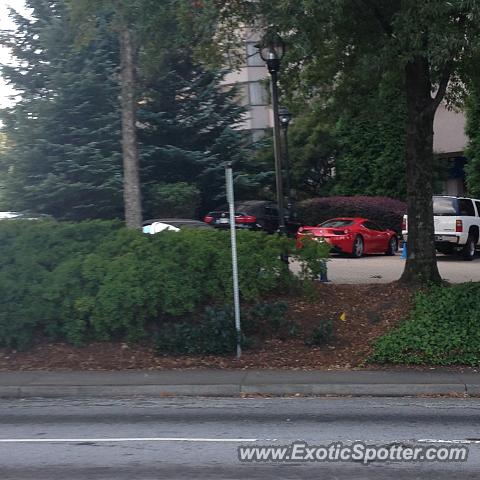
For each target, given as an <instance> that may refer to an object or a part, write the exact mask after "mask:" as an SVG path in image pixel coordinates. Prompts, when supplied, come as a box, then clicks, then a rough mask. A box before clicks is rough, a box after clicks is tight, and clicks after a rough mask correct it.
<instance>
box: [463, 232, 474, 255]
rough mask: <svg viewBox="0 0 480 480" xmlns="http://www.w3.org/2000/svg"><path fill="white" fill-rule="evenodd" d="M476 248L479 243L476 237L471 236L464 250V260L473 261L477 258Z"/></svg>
mask: <svg viewBox="0 0 480 480" xmlns="http://www.w3.org/2000/svg"><path fill="white" fill-rule="evenodd" d="M476 246H477V242H476V241H475V237H474V236H473V235H472V234H469V235H468V238H467V243H466V244H465V246H464V247H463V250H462V254H463V258H464V260H473V259H474V258H475V248H476Z"/></svg>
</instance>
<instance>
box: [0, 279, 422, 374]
mask: <svg viewBox="0 0 480 480" xmlns="http://www.w3.org/2000/svg"><path fill="white" fill-rule="evenodd" d="M412 295H413V293H412V291H410V290H409V289H407V288H405V287H403V286H400V285H398V284H396V283H391V284H375V285H333V284H320V285H318V286H317V287H316V290H315V293H314V295H312V298H309V299H308V301H307V300H306V299H305V298H299V297H293V296H292V297H290V298H286V299H281V300H282V301H286V302H287V303H288V304H289V306H290V308H289V313H288V315H289V316H290V318H292V319H294V320H295V321H297V322H298V323H300V325H301V326H302V330H303V333H302V335H301V336H300V337H299V338H295V339H288V340H285V341H281V340H278V339H271V340H266V341H265V342H263V343H262V345H261V346H259V347H257V348H253V349H251V350H247V351H245V352H244V354H243V356H242V359H241V360H240V361H237V360H236V359H235V358H234V357H215V356H188V357H185V356H182V357H175V356H158V355H155V352H154V350H153V348H152V347H149V346H130V345H126V344H118V343H116V344H113V343H101V344H92V345H89V346H86V347H83V348H76V347H72V346H70V345H67V344H51V343H41V344H39V345H37V346H35V347H34V348H32V349H31V350H29V351H26V352H16V351H9V350H5V349H2V350H0V370H2V371H6V370H149V369H150V370H163V369H165V370H166V369H189V368H192V369H193V368H225V369H289V370H295V369H297V370H326V369H352V368H357V367H360V366H361V365H362V362H363V361H364V359H365V358H366V357H367V356H368V354H369V353H370V351H371V347H372V343H373V342H374V340H375V339H377V338H378V337H380V336H381V335H383V334H384V333H386V332H387V331H389V330H391V329H392V328H393V327H394V326H395V325H397V324H398V323H399V322H401V321H402V319H403V318H404V317H405V315H406V314H407V313H408V311H409V309H410V306H411V301H412ZM342 313H345V321H342V320H340V316H341V314H342ZM325 319H332V320H333V323H334V339H333V340H331V341H330V342H329V343H328V344H327V345H324V346H321V347H310V346H307V345H305V342H304V337H305V336H308V334H309V333H310V332H311V331H312V329H313V328H314V327H315V326H316V325H317V324H318V322H319V320H325Z"/></svg>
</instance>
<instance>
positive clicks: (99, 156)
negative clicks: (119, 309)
mask: <svg viewBox="0 0 480 480" xmlns="http://www.w3.org/2000/svg"><path fill="white" fill-rule="evenodd" d="M27 6H29V7H30V8H32V10H33V12H32V15H33V20H31V21H29V20H27V19H26V18H23V17H21V16H20V15H18V14H14V20H15V23H16V25H17V31H16V32H15V33H14V34H13V35H12V36H8V37H6V36H3V37H2V38H1V43H2V44H4V45H7V46H11V47H13V53H14V54H15V56H16V57H17V59H18V60H20V62H21V63H20V66H18V67H3V72H2V73H3V75H4V77H5V78H6V79H7V81H8V82H9V83H10V84H11V85H12V86H13V87H14V88H15V89H17V90H19V91H20V92H21V100H20V101H19V102H18V103H17V104H16V105H14V106H13V107H11V108H9V109H6V110H4V111H3V112H2V120H3V122H4V125H5V126H4V131H5V133H6V134H7V136H8V138H9V141H10V142H11V144H12V148H11V149H10V150H9V151H8V152H7V154H6V155H4V156H3V157H2V160H1V163H2V165H3V169H4V172H5V173H4V175H5V176H6V181H5V185H6V187H5V189H6V191H5V197H6V201H7V202H8V204H9V205H10V206H11V208H12V209H18V210H24V209H26V210H31V211H37V212H42V213H49V214H51V215H53V216H55V217H56V218H67V219H84V218H99V217H100V218H112V217H119V216H121V208H122V200H121V195H122V170H121V152H120V116H119V106H118V83H117V81H116V75H117V66H118V61H117V58H118V51H117V50H118V48H117V45H116V42H115V41H114V39H113V38H112V35H111V34H109V33H108V31H107V29H106V27H105V26H104V25H103V26H102V25H100V28H101V29H102V30H103V34H102V35H101V36H99V37H98V39H96V40H95V41H94V42H92V43H91V44H90V45H88V46H87V47H83V48H81V49H79V48H78V47H77V45H76V43H75V38H74V35H73V34H72V33H71V32H72V29H71V25H70V22H69V17H68V11H67V10H66V8H65V6H64V4H63V2H61V1H53V0H29V2H28V5H27Z"/></svg>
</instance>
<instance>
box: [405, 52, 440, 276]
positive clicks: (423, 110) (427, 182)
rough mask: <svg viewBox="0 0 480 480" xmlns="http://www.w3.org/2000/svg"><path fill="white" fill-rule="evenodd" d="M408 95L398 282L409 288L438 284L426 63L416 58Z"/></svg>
mask: <svg viewBox="0 0 480 480" xmlns="http://www.w3.org/2000/svg"><path fill="white" fill-rule="evenodd" d="M405 80H406V94H407V109H408V117H407V138H406V174H407V211H408V249H407V252H408V255H407V261H406V265H405V270H404V272H403V275H402V277H401V279H400V281H401V282H403V283H408V284H417V285H418V284H428V283H440V282H441V277H440V273H439V271H438V267H437V258H436V251H435V238H434V235H435V231H434V222H433V205H432V195H433V188H432V169H433V120H434V117H435V110H436V107H435V104H434V100H433V99H432V96H431V81H430V68H429V65H428V61H427V59H425V58H423V57H415V58H414V59H413V60H412V61H411V62H409V63H408V64H407V66H406V68H405Z"/></svg>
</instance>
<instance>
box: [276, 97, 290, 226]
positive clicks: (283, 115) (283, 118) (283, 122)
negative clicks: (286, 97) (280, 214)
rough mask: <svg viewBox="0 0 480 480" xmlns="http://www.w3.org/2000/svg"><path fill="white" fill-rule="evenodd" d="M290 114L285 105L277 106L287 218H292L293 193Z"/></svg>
mask: <svg viewBox="0 0 480 480" xmlns="http://www.w3.org/2000/svg"><path fill="white" fill-rule="evenodd" d="M292 116H293V115H292V114H291V113H290V112H289V110H288V108H287V107H280V108H279V117H280V126H281V127H282V131H283V147H284V148H283V155H284V166H285V176H286V180H287V181H286V187H287V210H288V218H289V220H290V221H291V220H292V207H293V194H292V184H291V178H290V157H289V151H288V126H289V125H290V122H291V121H292Z"/></svg>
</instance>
